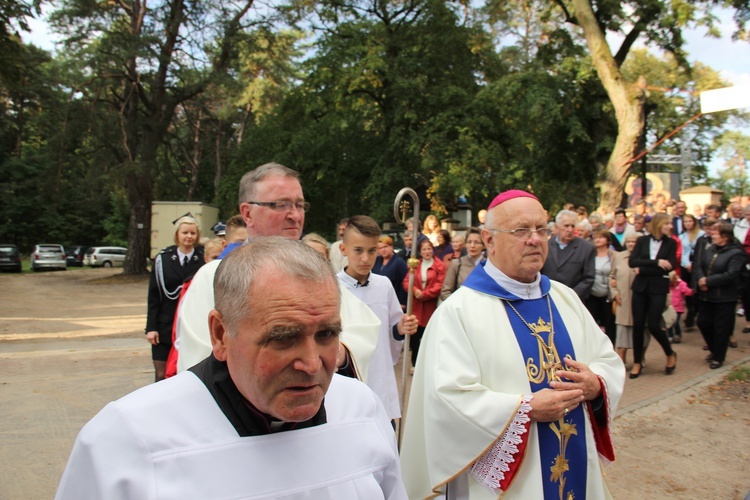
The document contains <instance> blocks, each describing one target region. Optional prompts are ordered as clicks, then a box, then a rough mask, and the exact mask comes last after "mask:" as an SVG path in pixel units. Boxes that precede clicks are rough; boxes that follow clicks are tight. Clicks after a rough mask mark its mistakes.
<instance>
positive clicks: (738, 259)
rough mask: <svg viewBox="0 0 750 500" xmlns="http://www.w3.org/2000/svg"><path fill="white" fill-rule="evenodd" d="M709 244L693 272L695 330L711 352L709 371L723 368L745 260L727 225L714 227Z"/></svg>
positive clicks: (724, 223)
mask: <svg viewBox="0 0 750 500" xmlns="http://www.w3.org/2000/svg"><path fill="white" fill-rule="evenodd" d="M711 240H712V242H713V244H712V245H710V246H709V247H708V248H707V249H706V251H705V252H703V253H702V254H701V258H700V262H698V263H696V264H697V265H696V266H695V268H694V269H693V272H694V273H695V277H696V278H697V284H698V290H699V299H700V301H701V306H700V314H699V315H698V328H699V329H700V331H701V333H702V334H703V338H704V339H705V340H706V344H708V348H709V350H710V351H711V354H709V355H708V357H707V358H706V361H710V362H711V369H716V368H719V367H720V366H721V365H723V364H724V358H725V357H726V354H727V347H729V339H730V336H731V335H732V332H733V331H734V317H735V315H734V308H735V305H736V303H737V299H738V296H739V290H738V279H739V276H740V272H741V271H742V268H743V267H744V266H745V264H746V263H747V257H746V255H745V250H744V249H743V248H742V245H741V244H740V242H739V241H737V240H736V238H735V237H734V234H733V232H732V225H731V224H730V223H728V222H725V221H722V222H719V223H717V224H716V225H714V227H713V231H712V232H711Z"/></svg>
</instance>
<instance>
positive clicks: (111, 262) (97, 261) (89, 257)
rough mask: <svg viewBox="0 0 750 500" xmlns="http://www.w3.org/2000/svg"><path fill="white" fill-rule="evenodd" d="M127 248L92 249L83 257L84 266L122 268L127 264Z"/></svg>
mask: <svg viewBox="0 0 750 500" xmlns="http://www.w3.org/2000/svg"><path fill="white" fill-rule="evenodd" d="M126 253H128V249H127V248H123V247H91V248H89V249H88V250H86V255H84V256H83V263H84V265H87V266H91V267H112V266H118V267H119V266H122V265H123V263H124V262H125V254H126Z"/></svg>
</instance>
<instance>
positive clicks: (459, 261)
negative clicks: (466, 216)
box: [440, 227, 484, 300]
mask: <svg viewBox="0 0 750 500" xmlns="http://www.w3.org/2000/svg"><path fill="white" fill-rule="evenodd" d="M482 252H484V243H483V242H482V232H481V231H480V230H479V229H477V228H476V227H470V228H469V229H468V230H467V231H466V255H464V256H463V257H457V258H454V259H453V260H452V261H451V262H450V265H449V266H448V270H447V271H446V272H445V282H443V289H442V290H441V291H440V299H441V300H445V299H447V298H448V297H450V295H451V294H452V293H453V292H455V291H456V290H458V287H460V286H461V285H462V284H463V282H464V280H466V278H468V277H469V274H471V272H472V271H473V270H474V267H476V265H477V263H479V262H480V261H481V259H482Z"/></svg>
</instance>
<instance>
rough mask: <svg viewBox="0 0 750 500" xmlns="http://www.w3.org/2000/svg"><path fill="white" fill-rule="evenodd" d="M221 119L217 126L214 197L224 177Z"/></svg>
mask: <svg viewBox="0 0 750 500" xmlns="http://www.w3.org/2000/svg"><path fill="white" fill-rule="evenodd" d="M221 124H222V121H221V118H219V119H218V124H217V126H216V175H215V176H214V196H216V194H217V193H218V192H219V184H220V183H221V176H222V171H221V169H222V165H221Z"/></svg>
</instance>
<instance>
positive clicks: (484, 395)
mask: <svg viewBox="0 0 750 500" xmlns="http://www.w3.org/2000/svg"><path fill="white" fill-rule="evenodd" d="M550 234H551V231H550V230H549V229H548V227H547V217H546V214H545V212H544V209H543V208H542V205H541V203H539V201H538V200H537V198H536V197H535V196H534V195H532V194H530V193H527V192H525V191H520V190H511V191H506V192H504V193H501V194H499V195H498V196H497V197H496V198H495V199H494V200H493V202H492V203H491V204H490V206H489V213H488V216H487V220H486V222H485V227H484V229H483V230H482V239H483V240H484V244H485V247H486V249H487V260H486V261H485V263H483V264H479V265H477V267H476V268H475V269H474V272H472V274H471V275H469V277H468V278H467V279H466V281H464V283H463V286H461V288H459V289H458V290H456V292H454V293H453V294H452V295H451V296H450V297H449V298H448V300H446V301H445V302H444V303H443V304H442V305H441V306H440V307H439V308H438V309H437V311H436V312H435V314H434V315H433V316H432V319H431V320H430V323H429V324H428V326H427V330H426V332H425V335H424V340H423V341H422V347H421V349H420V354H419V359H418V361H417V367H416V370H415V373H414V378H413V381H412V386H411V395H410V398H409V407H408V410H407V416H406V425H405V434H404V440H403V443H402V447H401V450H402V451H401V466H402V470H403V476H404V484H405V485H406V489H407V494H408V496H409V498H425V497H432V496H434V495H440V494H444V495H445V496H446V498H468V499H471V500H475V499H484V498H497V497H498V496H503V495H505V496H504V498H609V497H611V495H610V494H609V491H608V490H607V486H606V483H605V481H604V479H603V477H602V470H601V466H600V463H599V459H598V455H602V456H604V457H606V458H607V459H608V460H613V459H614V452H613V448H612V443H611V441H610V439H609V426H610V424H611V421H612V418H613V417H614V412H615V409H616V407H617V403H618V402H619V399H620V396H621V395H622V390H623V386H624V382H625V367H624V366H623V363H622V361H621V360H620V358H619V356H617V354H616V353H615V351H614V349H613V348H612V344H611V342H610V341H609V339H608V338H607V336H606V335H604V334H603V333H602V331H601V330H600V329H599V326H598V325H597V324H596V322H595V321H594V319H593V318H592V317H591V315H590V314H589V312H588V310H587V309H586V307H585V306H584V304H583V303H582V302H581V300H580V299H579V297H578V295H577V294H576V293H575V292H574V291H573V290H571V289H570V288H569V287H567V286H565V285H563V284H561V283H558V282H555V281H552V280H550V279H549V278H548V277H547V276H544V275H543V273H540V271H541V270H542V267H543V266H544V263H545V260H546V258H547V253H548V244H549V237H550Z"/></svg>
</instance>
